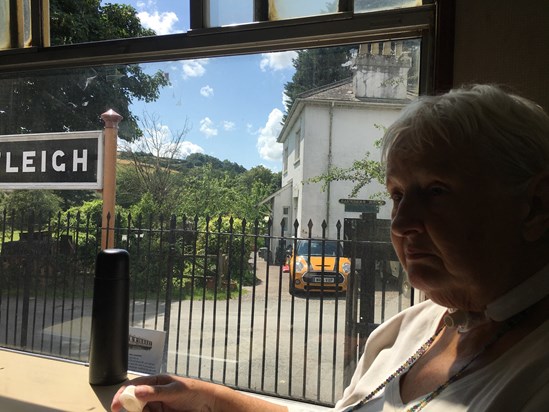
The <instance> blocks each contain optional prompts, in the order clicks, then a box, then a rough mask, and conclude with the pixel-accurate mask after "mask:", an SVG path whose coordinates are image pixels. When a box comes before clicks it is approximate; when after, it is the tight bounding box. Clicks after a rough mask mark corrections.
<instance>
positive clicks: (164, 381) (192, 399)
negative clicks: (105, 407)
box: [111, 375, 288, 412]
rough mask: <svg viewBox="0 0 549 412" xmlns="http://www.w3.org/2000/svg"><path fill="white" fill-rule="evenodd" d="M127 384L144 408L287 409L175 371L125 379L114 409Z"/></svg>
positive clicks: (157, 411)
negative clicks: (172, 373)
mask: <svg viewBox="0 0 549 412" xmlns="http://www.w3.org/2000/svg"><path fill="white" fill-rule="evenodd" d="M128 385H134V386H135V392H134V394H135V397H136V398H137V399H139V400H141V401H145V402H147V404H146V405H145V407H144V409H143V410H144V411H145V412H191V411H200V412H204V411H208V412H257V411H262V412H287V410H288V409H287V408H286V407H285V406H280V405H276V404H274V403H271V402H268V401H265V400H262V399H259V398H256V397H252V396H249V395H245V394H243V393H240V392H237V391H234V390H232V389H230V388H227V387H225V386H221V385H217V384H214V383H209V382H203V381H200V380H196V379H189V378H182V377H179V376H172V375H154V376H143V377H140V378H136V379H132V380H131V381H128V382H126V383H125V384H124V385H122V387H121V388H120V389H119V390H118V392H116V394H115V395H114V398H113V400H112V403H111V411H112V412H120V411H121V410H122V404H121V403H120V395H121V394H122V392H124V389H125V388H126V386H128Z"/></svg>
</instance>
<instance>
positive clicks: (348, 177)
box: [307, 125, 386, 198]
mask: <svg viewBox="0 0 549 412" xmlns="http://www.w3.org/2000/svg"><path fill="white" fill-rule="evenodd" d="M375 126H376V127H377V128H378V129H383V130H385V128H384V127H383V126H380V125H375ZM374 145H375V146H376V147H377V148H379V147H380V146H381V139H380V140H377V141H376V142H375V143H374ZM372 180H376V181H378V182H379V183H381V184H382V185H384V184H385V167H384V165H383V164H382V163H381V162H379V161H377V160H372V159H370V152H366V153H365V154H364V156H363V157H362V158H361V159H358V160H355V161H354V162H353V164H352V165H351V166H350V167H337V166H332V167H331V168H330V169H329V170H328V171H327V172H326V173H323V174H321V175H320V176H315V177H313V178H311V179H309V180H308V181H307V183H322V186H321V187H322V190H323V191H324V190H326V188H327V187H328V185H329V184H330V183H331V182H337V181H351V182H353V183H354V185H353V188H352V190H351V193H350V194H349V197H356V196H357V194H358V192H359V191H360V189H362V188H363V187H365V186H367V185H368V184H369V183H370V182H371V181H372ZM385 195H386V194H385V193H377V194H376V195H375V197H380V198H381V197H384V196H385Z"/></svg>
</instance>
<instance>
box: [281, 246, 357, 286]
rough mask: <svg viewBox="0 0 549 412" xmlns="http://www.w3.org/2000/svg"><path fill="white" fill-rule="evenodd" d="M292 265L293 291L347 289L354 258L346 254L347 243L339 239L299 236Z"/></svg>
mask: <svg viewBox="0 0 549 412" xmlns="http://www.w3.org/2000/svg"><path fill="white" fill-rule="evenodd" d="M288 266H289V278H290V281H289V291H290V294H292V295H294V294H295V293H296V292H302V291H310V292H320V291H323V292H335V291H336V290H337V291H339V292H346V291H347V277H348V275H349V272H350V270H351V261H350V260H349V259H348V258H346V257H344V256H343V247H342V245H341V243H340V242H338V241H335V240H324V239H305V240H298V241H297V245H296V248H295V251H293V252H292V253H291V256H290V259H289V261H288Z"/></svg>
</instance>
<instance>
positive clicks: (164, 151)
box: [118, 124, 204, 159]
mask: <svg viewBox="0 0 549 412" xmlns="http://www.w3.org/2000/svg"><path fill="white" fill-rule="evenodd" d="M175 145H176V143H174V142H173V134H172V131H171V130H170V128H169V127H168V126H166V125H163V124H156V125H155V126H154V127H153V128H151V129H145V130H143V137H142V138H141V139H139V140H138V141H136V142H131V143H130V142H127V141H125V140H121V139H119V140H118V149H119V150H126V151H132V152H151V151H156V150H158V152H156V153H153V154H154V155H156V156H164V157H171V156H172V154H173V153H174V151H175V157H177V158H181V159H184V158H185V157H187V156H188V155H190V154H191V153H204V149H203V148H202V147H200V146H198V145H196V144H194V143H192V142H188V141H181V142H179V145H178V146H177V147H176V146H175Z"/></svg>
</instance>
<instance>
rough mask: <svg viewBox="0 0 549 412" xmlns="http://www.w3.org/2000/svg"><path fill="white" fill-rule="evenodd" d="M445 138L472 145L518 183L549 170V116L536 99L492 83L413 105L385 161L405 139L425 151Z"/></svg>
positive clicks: (389, 135) (385, 144)
mask: <svg viewBox="0 0 549 412" xmlns="http://www.w3.org/2000/svg"><path fill="white" fill-rule="evenodd" d="M440 141H444V142H446V143H447V144H448V145H449V146H450V147H454V146H462V147H463V145H466V147H468V148H469V149H470V151H471V152H472V153H474V154H477V155H478V156H481V157H482V158H483V159H484V160H485V161H486V163H487V166H488V167H495V168H497V169H496V170H497V172H498V174H499V175H501V176H502V178H503V179H504V180H506V181H508V182H509V183H511V184H513V185H517V186H519V185H521V184H523V183H525V182H527V180H528V179H530V178H531V177H532V176H534V175H536V174H538V173H539V172H541V171H543V170H547V169H548V168H549V116H548V115H547V114H546V113H545V112H544V111H543V109H542V108H541V107H540V106H538V105H536V104H535V103H534V102H532V101H530V100H528V99H525V98H522V97H519V96H517V95H514V94H510V93H506V92H505V91H503V90H502V89H501V88H499V87H496V86H492V85H474V86H471V87H467V88H461V89H455V90H451V91H450V92H448V93H446V94H444V95H441V96H424V97H420V98H419V99H418V100H417V101H415V102H413V103H411V104H410V105H409V106H407V107H406V108H405V109H403V111H402V113H401V115H400V117H399V118H398V119H397V120H396V122H395V123H393V124H392V125H391V126H390V127H389V128H388V129H387V131H386V133H385V136H384V138H383V141H382V147H381V150H382V161H383V162H384V163H385V162H386V159H387V157H388V156H389V153H390V152H391V150H393V149H398V148H399V147H401V146H402V143H404V142H405V150H412V151H421V150H423V148H424V147H425V146H426V145H427V146H431V145H433V144H434V143H436V142H440Z"/></svg>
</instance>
